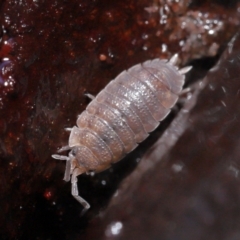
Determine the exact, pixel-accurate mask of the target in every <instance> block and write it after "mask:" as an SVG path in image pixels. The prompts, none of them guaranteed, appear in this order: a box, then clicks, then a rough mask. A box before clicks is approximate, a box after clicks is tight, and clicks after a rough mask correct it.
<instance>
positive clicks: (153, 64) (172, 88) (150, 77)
mask: <svg viewBox="0 0 240 240" xmlns="http://www.w3.org/2000/svg"><path fill="white" fill-rule="evenodd" d="M177 58H178V55H177V54H175V55H174V56H173V57H172V58H171V59H170V60H169V61H167V60H160V59H154V60H149V61H146V62H144V63H142V64H137V65H135V66H133V67H131V68H130V69H128V70H126V71H123V72H122V73H120V74H119V75H118V76H117V77H116V78H115V79H114V80H112V81H111V82H110V83H109V84H108V85H107V86H106V87H105V88H104V89H103V90H102V91H101V92H100V93H99V94H98V95H97V96H96V98H94V97H93V96H91V95H90V94H87V95H88V96H89V97H90V98H93V100H92V101H91V103H90V104H89V105H88V106H87V108H86V110H85V111H83V112H82V114H80V115H79V116H78V119H77V126H74V127H73V128H71V129H70V131H71V133H70V137H69V143H68V146H65V147H62V148H61V149H60V150H59V151H58V152H62V151H65V150H71V151H70V152H69V155H68V156H63V155H52V157H53V158H55V159H59V160H66V161H67V162H66V170H65V176H64V180H65V181H69V180H70V178H71V183H72V195H73V196H74V197H75V198H76V200H77V201H79V202H80V203H81V204H82V205H83V206H84V208H85V209H88V208H90V205H89V204H88V203H87V202H86V201H85V200H84V199H83V198H81V197H80V196H79V195H78V187H77V176H78V175H80V174H82V173H87V172H91V171H93V172H101V171H103V170H105V169H107V168H109V167H110V166H111V164H112V163H116V162H118V161H119V160H120V159H122V158H123V157H124V156H125V155H126V154H127V153H129V152H131V151H132V150H133V149H134V148H136V147H137V146H138V143H140V142H142V141H143V140H144V139H145V138H147V136H148V135H149V134H148V133H149V132H152V131H153V130H154V129H155V128H156V127H157V126H158V125H159V122H160V121H161V120H163V119H164V118H165V117H166V116H167V115H168V113H169V112H170V109H171V108H172V107H173V106H174V105H175V103H176V101H177V100H178V98H179V94H180V93H181V91H182V88H183V84H184V80H185V73H187V72H188V71H189V70H190V69H191V67H185V68H182V69H180V70H178V68H177V67H176V66H175V64H176V61H177Z"/></svg>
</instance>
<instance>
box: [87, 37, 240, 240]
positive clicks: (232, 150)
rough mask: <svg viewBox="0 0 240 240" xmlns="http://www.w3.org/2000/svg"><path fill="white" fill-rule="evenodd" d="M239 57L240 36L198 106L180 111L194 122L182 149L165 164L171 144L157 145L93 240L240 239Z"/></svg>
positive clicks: (179, 125)
mask: <svg viewBox="0 0 240 240" xmlns="http://www.w3.org/2000/svg"><path fill="white" fill-rule="evenodd" d="M239 56H240V35H239V34H238V35H236V36H235V37H234V39H233V40H232V41H231V43H230V44H229V47H228V49H227V50H226V51H225V52H224V54H223V56H222V57H221V59H220V62H219V63H218V64H217V65H216V66H215V67H214V68H213V69H211V71H210V72H209V73H208V74H207V76H206V78H205V79H204V82H203V84H204V85H205V87H204V89H203V90H202V91H201V92H200V94H199V96H198V97H197V101H196V105H195V106H194V108H193V109H192V110H190V112H189V113H186V111H185V112H180V113H179V115H188V116H187V118H185V119H184V118H181V119H178V117H177V118H176V119H178V121H177V122H176V124H175V131H176V132H175V136H177V138H178V140H177V143H176V145H175V146H174V147H173V148H172V149H171V151H166V153H165V155H164V156H163V157H162V158H160V159H159V158H158V157H159V155H160V154H159V153H158V151H159V148H160V149H163V150H164V147H166V146H165V145H166V144H168V142H171V141H172V139H171V138H168V139H167V138H166V136H165V138H164V140H165V141H161V139H160V140H159V141H158V143H157V144H155V146H154V147H153V148H152V149H151V151H149V153H148V154H146V156H145V157H143V159H142V161H141V163H140V164H139V165H138V166H137V168H136V169H135V171H134V172H133V173H132V174H131V175H130V176H129V177H128V178H126V179H125V180H124V181H123V183H122V184H121V185H120V188H119V189H118V195H117V196H116V197H115V198H113V199H112V201H111V202H110V205H109V207H108V209H107V211H106V212H105V214H104V215H103V216H102V217H99V218H98V221H96V222H95V223H94V224H92V225H91V226H90V227H89V231H88V239H95V238H97V239H140V240H142V239H143V240H144V239H162V240H165V239H167V240H175V239H178V240H188V239H189V240H192V239H196V240H200V239H207V240H212V239H225V240H237V239H240V231H239V229H240V205H239V202H240V176H239V167H240V146H239V136H240V127H239V119H240V112H239V108H240V59H239ZM189 101H190V102H191V100H189ZM179 120H180V121H179ZM174 121H176V120H174ZM174 121H173V123H174ZM167 131H168V130H167ZM181 132H183V134H182V135H181ZM179 136H180V137H179ZM172 138H173V135H172ZM156 153H157V154H156ZM159 160H160V161H159ZM94 226H95V228H97V229H99V231H98V232H97V233H96V232H95V233H94V232H93V231H91V229H92V228H94ZM116 229H118V231H116Z"/></svg>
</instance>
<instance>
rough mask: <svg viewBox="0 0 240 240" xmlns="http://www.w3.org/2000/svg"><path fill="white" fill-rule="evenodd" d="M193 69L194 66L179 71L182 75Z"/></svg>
mask: <svg viewBox="0 0 240 240" xmlns="http://www.w3.org/2000/svg"><path fill="white" fill-rule="evenodd" d="M191 69H192V66H187V67H184V68H181V69H179V70H178V72H179V73H180V74H181V75H184V74H186V73H188V72H189V71H190V70H191Z"/></svg>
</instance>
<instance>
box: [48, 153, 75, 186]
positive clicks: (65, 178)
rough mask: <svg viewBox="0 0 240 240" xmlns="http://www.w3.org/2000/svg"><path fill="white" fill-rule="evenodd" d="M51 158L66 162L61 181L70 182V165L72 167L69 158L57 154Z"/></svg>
mask: <svg viewBox="0 0 240 240" xmlns="http://www.w3.org/2000/svg"><path fill="white" fill-rule="evenodd" d="M52 158H55V159H57V160H65V161H66V169H65V173H64V178H63V180H65V181H66V182H68V181H69V180H70V174H71V165H72V164H71V162H72V161H71V158H70V157H67V156H64V155H57V154H54V155H52Z"/></svg>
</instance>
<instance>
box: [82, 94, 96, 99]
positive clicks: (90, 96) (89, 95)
mask: <svg viewBox="0 0 240 240" xmlns="http://www.w3.org/2000/svg"><path fill="white" fill-rule="evenodd" d="M84 95H85V96H87V97H88V98H90V99H91V100H93V99H94V98H95V96H93V95H92V94H90V93H85V94H84Z"/></svg>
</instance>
